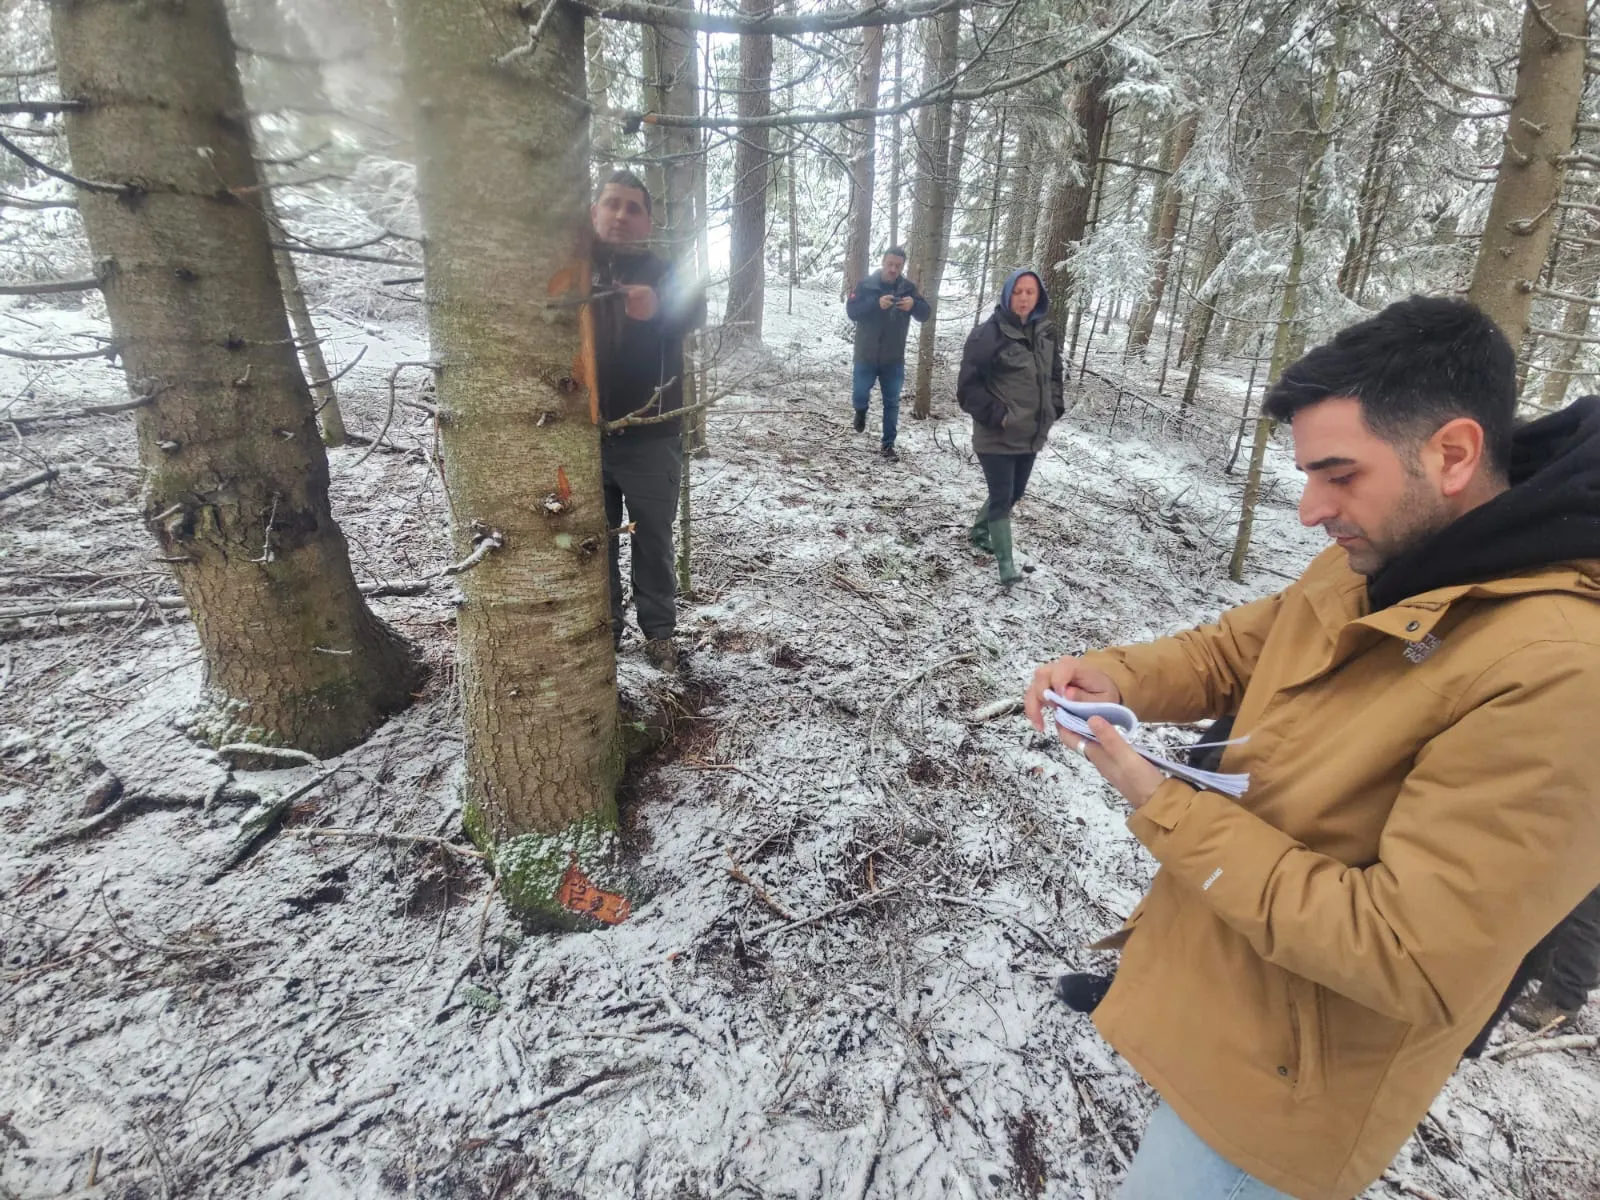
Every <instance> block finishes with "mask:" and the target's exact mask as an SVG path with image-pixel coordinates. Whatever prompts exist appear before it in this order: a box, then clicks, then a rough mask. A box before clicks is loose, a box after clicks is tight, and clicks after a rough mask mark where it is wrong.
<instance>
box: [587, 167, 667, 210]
mask: <svg viewBox="0 0 1600 1200" xmlns="http://www.w3.org/2000/svg"><path fill="white" fill-rule="evenodd" d="M612 184H616V185H617V186H618V187H625V188H633V189H634V190H635V191H637V192H641V193H643V194H644V210H645V212H647V213H649V214H650V215H651V216H654V215H655V204H654V202H653V201H652V200H651V198H650V189H649V188H647V187H645V185H644V180H642V179H640V178H639V177H638V176H637V175H635V174H634V173H633V172H632V171H613V172H611V174H609V175H607V176H606V177H605V178H604V179H602V180H601V181H600V191H602V192H603V191H605V190H606V188H608V187H610V186H611V185H612Z"/></svg>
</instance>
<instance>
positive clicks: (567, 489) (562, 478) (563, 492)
mask: <svg viewBox="0 0 1600 1200" xmlns="http://www.w3.org/2000/svg"><path fill="white" fill-rule="evenodd" d="M556 499H557V500H559V501H561V503H563V504H566V503H567V502H568V501H570V500H571V499H572V485H571V484H570V483H568V482H567V469H566V468H565V467H557V468H556Z"/></svg>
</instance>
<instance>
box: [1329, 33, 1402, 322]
mask: <svg viewBox="0 0 1600 1200" xmlns="http://www.w3.org/2000/svg"><path fill="white" fill-rule="evenodd" d="M1404 74H1405V71H1404V68H1403V67H1402V66H1401V65H1400V64H1398V63H1397V64H1395V66H1394V67H1392V68H1391V69H1390V72H1389V79H1388V82H1387V83H1385V84H1384V87H1383V99H1382V100H1381V101H1380V103H1379V107H1378V119H1377V120H1376V121H1375V122H1373V126H1372V142H1371V144H1370V145H1368V147H1367V164H1366V166H1365V167H1364V168H1363V169H1362V172H1361V190H1360V191H1359V192H1358V193H1357V194H1356V234H1355V236H1354V237H1352V238H1349V239H1348V240H1347V241H1346V243H1345V253H1344V261H1343V262H1342V263H1340V264H1339V278H1338V287H1339V292H1340V294H1341V295H1343V296H1344V297H1345V299H1347V300H1354V299H1355V298H1356V296H1357V295H1358V294H1359V292H1360V289H1361V284H1362V282H1363V281H1364V280H1365V279H1366V277H1367V274H1368V272H1369V271H1370V270H1371V267H1372V263H1371V259H1372V252H1373V246H1374V244H1375V242H1376V241H1377V236H1378V226H1379V224H1380V223H1381V211H1382V209H1381V206H1380V204H1379V198H1380V197H1381V196H1382V195H1383V192H1384V189H1385V186H1386V184H1387V182H1388V173H1389V147H1390V145H1391V144H1392V143H1393V142H1394V134H1395V128H1396V126H1398V125H1399V122H1400V104H1399V99H1400V81H1401V79H1402V78H1403V77H1404Z"/></svg>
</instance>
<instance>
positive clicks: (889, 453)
mask: <svg viewBox="0 0 1600 1200" xmlns="http://www.w3.org/2000/svg"><path fill="white" fill-rule="evenodd" d="M878 453H879V454H881V455H883V460H884V461H885V462H899V461H900V456H899V455H898V454H896V453H895V452H894V447H893V446H883V447H881V448H880V449H879V450H878Z"/></svg>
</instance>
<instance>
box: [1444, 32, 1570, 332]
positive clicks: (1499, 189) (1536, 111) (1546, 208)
mask: <svg viewBox="0 0 1600 1200" xmlns="http://www.w3.org/2000/svg"><path fill="white" fill-rule="evenodd" d="M1587 32H1588V15H1587V12H1586V9H1585V3H1584V0H1529V3H1528V7H1527V10H1526V13H1525V15H1524V16H1523V18H1522V46H1521V51H1520V54H1519V56H1518V59H1517V90H1516V98H1515V99H1514V100H1513V101H1512V103H1511V113H1510V115H1509V116H1508V117H1507V119H1506V120H1507V124H1506V135H1505V153H1504V154H1503V155H1502V156H1501V159H1500V174H1499V177H1498V178H1497V179H1496V180H1495V185H1494V196H1493V197H1492V198H1491V200H1490V201H1489V216H1488V219H1487V220H1486V221H1485V222H1484V226H1483V239H1482V241H1480V242H1479V244H1478V261H1477V264H1476V266H1475V267H1474V269H1473V273H1472V285H1471V287H1469V288H1468V289H1467V299H1469V300H1471V301H1472V302H1473V303H1474V304H1476V305H1477V306H1478V307H1479V308H1481V309H1482V310H1483V311H1484V312H1485V313H1487V314H1488V315H1489V316H1490V317H1492V318H1493V319H1494V320H1495V322H1496V323H1497V324H1498V325H1499V326H1500V328H1501V330H1502V331H1503V332H1504V333H1505V335H1506V337H1508V338H1510V339H1511V344H1512V345H1513V346H1520V345H1522V342H1523V339H1524V337H1525V336H1526V334H1527V332H1528V312H1529V310H1530V308H1531V307H1532V305H1533V294H1534V288H1535V287H1536V286H1537V283H1538V279H1539V271H1540V268H1542V267H1543V266H1544V263H1545V256H1546V253H1547V251H1548V250H1549V248H1550V237H1551V233H1552V231H1553V230H1554V229H1555V225H1556V203H1557V201H1558V200H1559V199H1560V196H1561V182H1562V179H1563V178H1564V176H1565V174H1566V159H1567V155H1568V154H1569V153H1570V152H1571V150H1572V139H1573V133H1574V126H1575V125H1576V123H1577V119H1578V105H1579V102H1580V101H1581V100H1582V98H1583V81H1584V54H1585V47H1586V46H1587V45H1588V42H1587V41H1585V40H1584V36H1585V34H1586V33H1587Z"/></svg>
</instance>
